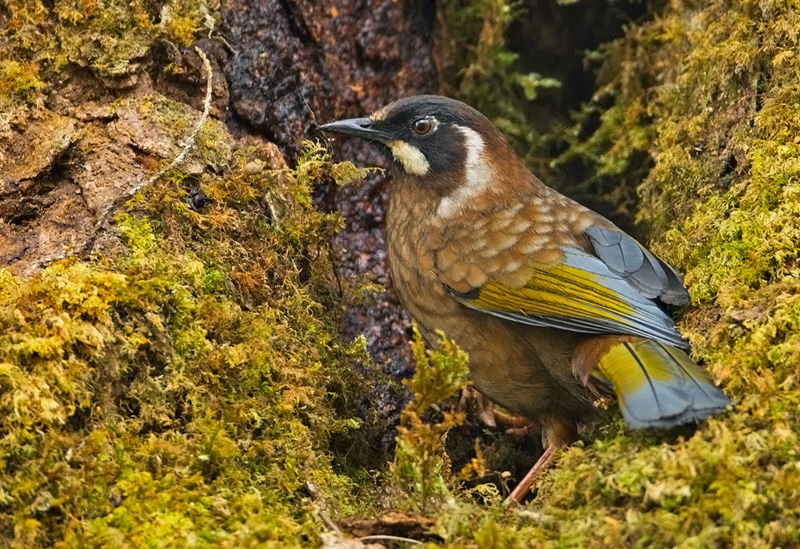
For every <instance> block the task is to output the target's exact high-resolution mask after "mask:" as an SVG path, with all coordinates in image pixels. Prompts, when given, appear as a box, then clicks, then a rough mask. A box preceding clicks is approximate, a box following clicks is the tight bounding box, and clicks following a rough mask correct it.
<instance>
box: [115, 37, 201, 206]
mask: <svg viewBox="0 0 800 549" xmlns="http://www.w3.org/2000/svg"><path fill="white" fill-rule="evenodd" d="M194 51H196V52H197V55H199V56H200V59H202V60H203V66H205V68H206V75H207V78H206V100H205V102H204V103H203V115H202V116H201V117H200V120H199V121H198V122H197V125H196V126H195V128H194V131H193V132H192V134H191V135H190V136H189V138H188V139H187V140H186V144H185V145H184V146H183V150H182V151H181V153H180V154H179V155H178V156H176V157H175V158H174V159H173V160H172V162H170V163H169V164H167V165H166V166H164V167H163V168H161V169H160V170H158V172H157V173H156V174H155V175H154V176H153V177H151V178H150V179H148V180H147V184H148V185H150V184H152V183H155V182H156V181H157V180H158V178H160V177H161V176H162V175H164V174H165V173H167V171H169V170H171V169H172V168H174V167H175V166H177V165H178V164H180V163H181V162H183V159H184V157H185V156H186V153H188V152H189V150H190V149H191V148H192V145H194V143H195V141H196V140H197V134H199V133H200V130H201V129H202V127H203V124H205V123H206V120H208V113H209V111H210V110H211V88H212V82H213V72H212V71H211V63H210V62H209V60H208V57H206V54H205V53H203V50H201V49H200V48H198V47H196V46H195V48H194ZM143 186H144V183H142V184H140V185H137V186H136V187H134V188H133V189H131V190H129V191H128V192H127V196H133V195H134V194H136V193H137V192H139V189H141V188H142V187H143Z"/></svg>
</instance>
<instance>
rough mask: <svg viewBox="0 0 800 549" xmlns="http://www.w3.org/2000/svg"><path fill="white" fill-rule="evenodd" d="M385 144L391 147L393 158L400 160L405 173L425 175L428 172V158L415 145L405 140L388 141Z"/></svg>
mask: <svg viewBox="0 0 800 549" xmlns="http://www.w3.org/2000/svg"><path fill="white" fill-rule="evenodd" d="M387 145H388V146H389V148H390V149H392V155H393V156H394V159H395V160H397V161H398V162H400V164H401V165H402V166H403V169H404V170H405V171H406V172H407V173H410V174H411V175H425V174H427V173H428V170H429V169H430V167H431V166H430V164H428V159H427V158H425V155H424V154H422V151H421V150H419V149H418V148H417V147H415V146H414V145H410V144H408V143H406V142H405V141H389V142H388V143H387Z"/></svg>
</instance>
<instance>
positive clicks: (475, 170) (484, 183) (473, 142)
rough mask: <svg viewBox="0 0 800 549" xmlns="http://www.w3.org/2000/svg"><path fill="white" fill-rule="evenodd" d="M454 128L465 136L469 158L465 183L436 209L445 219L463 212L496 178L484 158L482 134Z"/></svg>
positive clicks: (467, 129)
mask: <svg viewBox="0 0 800 549" xmlns="http://www.w3.org/2000/svg"><path fill="white" fill-rule="evenodd" d="M453 127H454V128H455V129H457V130H458V131H460V132H461V134H462V135H463V136H464V145H465V146H466V149H467V156H466V158H465V159H464V182H463V183H462V185H461V186H460V187H458V188H457V189H456V190H455V191H453V192H452V193H450V194H449V195H448V196H445V197H444V198H442V200H441V201H440V202H439V206H438V207H437V208H436V214H437V215H438V216H439V217H443V218H448V217H452V216H453V215H456V214H458V213H459V212H461V211H462V210H463V209H464V206H465V205H467V204H468V203H469V202H470V201H472V199H473V198H474V197H476V196H478V195H480V194H482V193H483V192H485V191H486V190H487V189H488V188H489V187H490V185H491V182H492V178H493V177H494V170H493V169H492V168H491V166H490V165H489V163H488V162H485V161H484V158H483V156H484V154H483V153H484V150H485V148H486V144H485V143H484V142H483V138H482V137H481V136H480V134H479V133H478V132H476V131H475V130H473V129H471V128H467V127H466V126H458V125H454V126H453Z"/></svg>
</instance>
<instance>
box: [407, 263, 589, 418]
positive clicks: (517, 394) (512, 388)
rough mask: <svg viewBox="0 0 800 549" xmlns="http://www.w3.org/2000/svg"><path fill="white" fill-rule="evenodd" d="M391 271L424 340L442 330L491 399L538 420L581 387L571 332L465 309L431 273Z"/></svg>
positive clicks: (433, 338) (477, 385) (476, 383)
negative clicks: (465, 356) (572, 364)
mask: <svg viewBox="0 0 800 549" xmlns="http://www.w3.org/2000/svg"><path fill="white" fill-rule="evenodd" d="M392 276H393V280H394V285H395V289H396V291H397V294H398V296H399V297H400V299H401V301H402V303H403V305H404V307H405V308H406V310H407V311H408V313H409V314H410V315H411V317H412V318H413V319H414V320H415V321H416V322H417V325H418V326H419V329H420V332H421V333H422V335H423V337H424V338H425V340H426V342H427V343H428V344H429V345H435V344H436V342H437V340H438V335H437V333H436V332H437V331H439V330H441V331H442V332H444V333H445V335H446V336H447V337H448V338H449V339H451V340H452V341H454V342H455V343H456V344H457V345H458V346H459V347H460V348H461V349H463V350H464V351H466V352H467V354H468V355H469V369H470V378H471V380H472V382H473V385H474V386H475V388H476V389H478V390H479V391H480V392H481V393H483V394H484V395H486V396H487V397H488V398H489V399H490V400H492V401H494V402H495V403H497V404H499V405H501V406H503V407H504V408H507V409H508V410H510V411H512V412H514V413H517V414H520V415H523V416H525V417H528V418H529V419H533V420H537V419H538V418H539V417H540V416H542V415H546V414H547V413H548V411H550V410H552V409H554V408H558V407H559V401H563V400H564V399H565V398H566V400H573V399H574V398H580V396H579V395H577V394H575V395H565V394H564V393H565V392H571V393H572V392H575V393H578V392H580V393H583V391H584V390H583V388H582V387H581V386H580V385H579V384H578V383H577V380H576V379H575V377H574V375H573V374H572V371H571V367H570V363H569V361H570V356H571V353H572V350H573V349H574V346H575V344H576V342H575V338H574V337H572V336H571V335H570V334H566V333H556V332H557V331H556V330H550V329H542V328H534V327H527V326H519V325H515V324H513V323H511V322H508V321H505V320H502V319H499V318H496V317H493V316H490V315H488V314H486V313H481V312H479V311H474V310H472V309H468V308H466V307H464V306H463V305H460V304H459V303H458V302H456V301H455V300H454V299H453V298H452V297H451V296H450V294H449V292H448V291H447V289H446V288H445V287H444V286H443V285H442V284H441V282H439V281H438V280H436V279H435V278H434V277H433V276H431V277H427V276H426V273H425V272H423V271H420V270H417V269H409V268H408V267H407V266H405V265H400V266H398V267H397V268H394V269H393V275H392ZM559 377H563V378H564V379H563V380H561V379H559ZM562 381H563V382H562Z"/></svg>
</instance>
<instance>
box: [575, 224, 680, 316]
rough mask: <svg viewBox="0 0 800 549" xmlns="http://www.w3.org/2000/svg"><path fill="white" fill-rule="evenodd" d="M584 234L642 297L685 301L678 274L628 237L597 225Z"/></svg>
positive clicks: (603, 259)
mask: <svg viewBox="0 0 800 549" xmlns="http://www.w3.org/2000/svg"><path fill="white" fill-rule="evenodd" d="M585 233H586V236H587V237H588V238H589V242H591V244H592V248H593V249H594V252H595V254H596V255H597V257H598V258H600V260H602V261H603V263H605V264H606V265H607V266H608V268H609V269H611V271H612V272H614V273H615V274H617V275H619V276H621V277H622V278H623V279H624V280H625V281H626V282H627V283H628V284H630V285H631V286H633V287H634V288H636V289H637V290H638V291H639V293H641V295H642V296H644V297H646V298H648V299H656V298H658V299H660V300H661V301H663V302H664V303H669V304H671V305H686V304H687V303H689V293H688V292H687V291H686V289H685V288H684V287H683V280H682V279H681V277H680V276H679V275H678V273H676V272H675V270H674V269H673V268H672V267H670V266H669V265H667V264H666V263H664V262H663V261H661V260H660V259H659V258H657V257H656V256H654V255H653V254H651V253H650V252H649V251H647V250H646V249H645V248H644V247H642V246H641V245H640V244H639V243H638V242H636V241H635V240H634V239H632V238H631V237H630V236H628V235H627V234H625V233H623V232H622V231H619V230H615V229H606V228H605V227H598V226H597V225H594V226H591V227H589V228H588V229H586V231H585Z"/></svg>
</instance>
